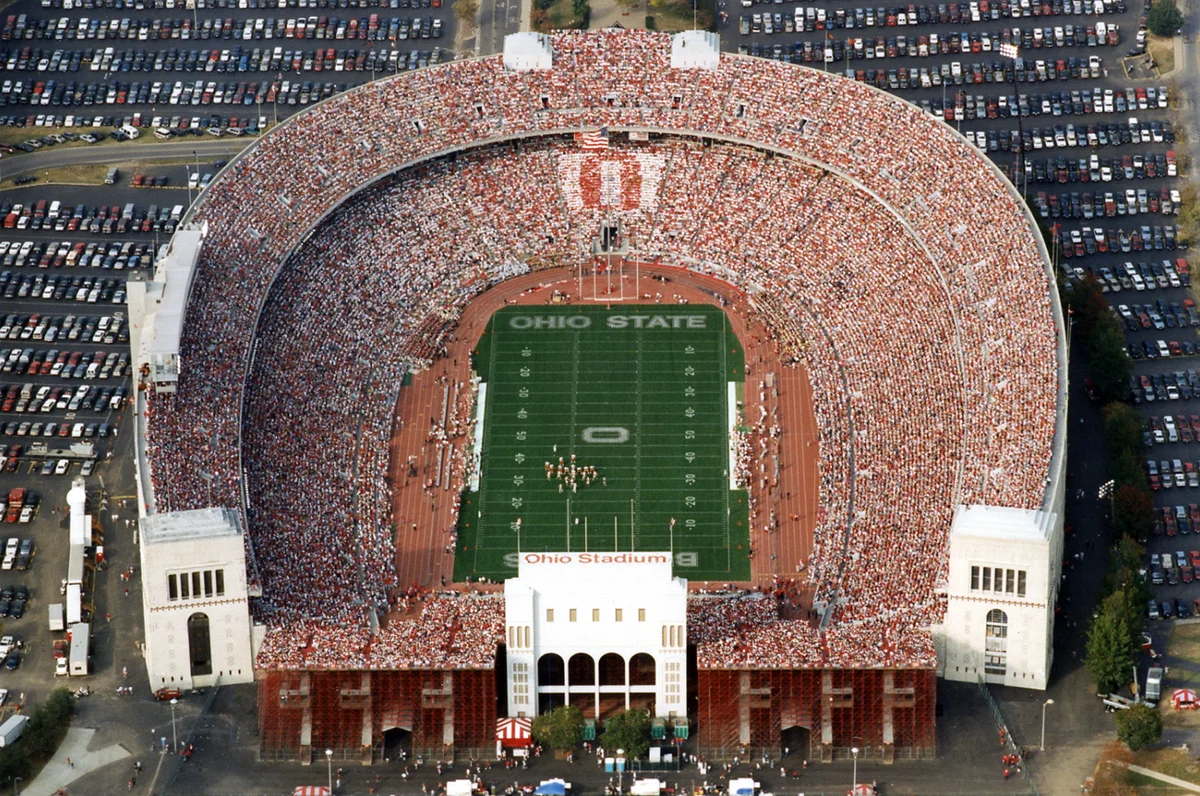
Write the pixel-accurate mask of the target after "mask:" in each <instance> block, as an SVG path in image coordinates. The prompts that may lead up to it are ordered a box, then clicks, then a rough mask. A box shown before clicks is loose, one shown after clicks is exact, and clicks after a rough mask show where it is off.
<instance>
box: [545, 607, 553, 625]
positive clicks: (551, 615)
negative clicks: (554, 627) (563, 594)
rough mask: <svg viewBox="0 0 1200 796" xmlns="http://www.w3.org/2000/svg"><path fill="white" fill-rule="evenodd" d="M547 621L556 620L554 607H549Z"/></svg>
mask: <svg viewBox="0 0 1200 796" xmlns="http://www.w3.org/2000/svg"><path fill="white" fill-rule="evenodd" d="M546 621H547V622H553V621H554V609H553V608H547V609H546Z"/></svg>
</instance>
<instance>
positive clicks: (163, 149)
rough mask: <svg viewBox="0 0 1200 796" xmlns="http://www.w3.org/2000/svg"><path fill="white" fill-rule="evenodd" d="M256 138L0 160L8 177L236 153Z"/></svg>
mask: <svg viewBox="0 0 1200 796" xmlns="http://www.w3.org/2000/svg"><path fill="white" fill-rule="evenodd" d="M255 140H257V139H255V138H253V137H242V138H221V139H212V138H209V139H199V138H197V139H193V140H190V141H168V142H165V143H161V144H153V145H149V144H148V145H142V146H138V145H136V144H134V145H129V146H126V145H123V144H102V145H98V146H91V147H72V148H68V149H44V150H41V151H38V152H31V153H29V154H25V155H17V156H16V157H12V158H8V159H5V160H4V161H0V173H3V176H4V177H5V178H8V177H15V176H17V175H20V174H32V173H34V172H37V171H44V170H46V169H55V168H61V167H62V166H81V165H89V164H94V163H120V162H126V161H152V160H175V159H177V158H186V157H190V156H191V155H193V154H195V155H197V156H199V157H200V158H201V159H202V160H203V159H206V158H214V157H220V156H223V155H234V154H237V153H238V152H241V151H242V150H243V149H245V148H246V147H247V146H249V145H250V144H251V143H253V142H254V141H255Z"/></svg>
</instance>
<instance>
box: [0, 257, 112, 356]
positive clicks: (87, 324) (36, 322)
mask: <svg viewBox="0 0 1200 796" xmlns="http://www.w3.org/2000/svg"><path fill="white" fill-rule="evenodd" d="M81 278H86V279H91V277H75V278H74V279H81ZM94 281H96V282H99V281H105V282H107V281H108V280H94ZM119 288H120V289H121V290H124V289H125V286H124V284H120V285H119ZM97 289H99V288H97ZM108 289H110V290H111V289H113V288H111V287H110V288H108ZM33 298H35V299H36V298H37V297H33ZM92 303H96V302H92ZM3 341H20V342H22V343H25V342H29V343H30V344H31V345H32V343H34V342H44V343H53V342H56V341H57V342H58V343H59V344H64V343H67V342H74V341H79V342H80V343H94V344H96V345H100V344H104V345H123V344H125V343H128V342H129V326H128V324H127V322H126V320H125V313H124V312H122V311H120V310H118V311H115V312H113V313H112V314H107V315H106V314H99V315H51V314H48V313H47V314H44V313H40V312H29V313H8V314H7V315H5V316H4V319H3V323H2V324H0V343H2V342H3ZM59 353H60V352H59V351H58V350H57V349H50V350H46V349H41V348H35V347H28V348H13V349H9V348H8V347H7V346H3V347H0V370H2V371H3V372H4V373H11V372H14V371H15V372H17V373H21V374H27V375H35V374H41V375H53V376H58V375H62V376H63V377H64V378H70V377H71V375H72V374H71V372H70V371H67V372H65V373H60V367H56V366H55V365H56V364H57V365H58V366H61V367H65V365H64V364H63V363H66V362H69V360H68V357H69V355H70V354H71V352H70V351H67V350H64V351H62V352H61V355H62V362H59V361H58V360H57V359H56V356H57V355H58V354H59ZM78 353H80V355H81V356H86V355H87V354H85V353H84V352H78ZM118 361H120V358H119V357H118ZM77 364H79V363H78V362H70V365H71V367H72V368H74V367H75V366H76V365H77Z"/></svg>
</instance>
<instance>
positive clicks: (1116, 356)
mask: <svg viewBox="0 0 1200 796" xmlns="http://www.w3.org/2000/svg"><path fill="white" fill-rule="evenodd" d="M1087 347H1088V364H1089V365H1090V366H1091V371H1092V378H1094V379H1095V380H1096V387H1098V388H1099V390H1100V395H1101V396H1103V397H1104V399H1105V400H1106V401H1119V400H1122V399H1123V398H1126V397H1128V395H1129V377H1130V375H1131V374H1132V373H1133V363H1132V362H1131V361H1130V359H1129V354H1128V353H1127V352H1126V351H1125V335H1124V334H1123V333H1122V332H1121V330H1120V329H1118V328H1117V324H1116V321H1114V320H1113V319H1112V317H1111V316H1109V317H1108V319H1107V322H1105V321H1100V320H1098V321H1097V324H1096V334H1095V335H1093V336H1092V339H1091V340H1089V341H1088V343H1087Z"/></svg>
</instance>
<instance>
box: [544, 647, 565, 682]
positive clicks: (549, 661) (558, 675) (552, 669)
mask: <svg viewBox="0 0 1200 796" xmlns="http://www.w3.org/2000/svg"><path fill="white" fill-rule="evenodd" d="M565 678H566V669H565V667H564V666H563V659H562V656H561V655H559V654H558V653H555V652H547V653H546V654H545V655H543V656H542V657H540V658H538V679H537V681H538V685H539V686H545V685H556V686H562V685H566V684H567V683H566V679H565Z"/></svg>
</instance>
